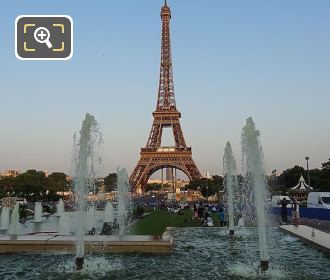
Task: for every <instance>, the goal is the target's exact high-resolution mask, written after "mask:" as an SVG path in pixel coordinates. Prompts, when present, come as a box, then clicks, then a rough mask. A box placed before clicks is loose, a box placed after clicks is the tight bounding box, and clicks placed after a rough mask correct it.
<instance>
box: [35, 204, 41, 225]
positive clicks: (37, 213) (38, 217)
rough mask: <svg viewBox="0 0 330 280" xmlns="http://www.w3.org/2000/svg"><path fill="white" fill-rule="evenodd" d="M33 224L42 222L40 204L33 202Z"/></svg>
mask: <svg viewBox="0 0 330 280" xmlns="http://www.w3.org/2000/svg"><path fill="white" fill-rule="evenodd" d="M34 222H35V223H41V222H42V205H41V202H35V204H34Z"/></svg>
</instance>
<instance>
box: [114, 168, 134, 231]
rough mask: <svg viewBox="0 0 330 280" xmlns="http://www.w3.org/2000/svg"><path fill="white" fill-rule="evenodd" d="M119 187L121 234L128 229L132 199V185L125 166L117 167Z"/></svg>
mask: <svg viewBox="0 0 330 280" xmlns="http://www.w3.org/2000/svg"><path fill="white" fill-rule="evenodd" d="M117 176H118V177H117V178H118V181H117V182H118V183H117V188H118V206H117V207H118V224H119V235H120V236H122V235H124V233H125V231H126V225H127V220H128V215H129V210H130V209H129V208H130V200H129V193H130V191H131V186H130V184H129V179H128V174H127V172H126V170H125V168H123V169H121V170H119V168H118V169H117Z"/></svg>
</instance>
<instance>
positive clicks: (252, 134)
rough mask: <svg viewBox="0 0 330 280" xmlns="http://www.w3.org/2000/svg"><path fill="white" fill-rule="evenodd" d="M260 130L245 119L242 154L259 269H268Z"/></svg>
mask: <svg viewBox="0 0 330 280" xmlns="http://www.w3.org/2000/svg"><path fill="white" fill-rule="evenodd" d="M259 136H260V132H259V131H258V130H257V129H256V127H255V124H254V122H253V120H252V118H248V119H247V120H246V125H245V127H244V128H243V131H242V154H243V159H244V162H245V164H246V172H247V173H246V178H248V184H249V185H253V190H254V202H255V211H256V217H257V225H258V236H259V250H260V269H261V271H266V270H267V269H268V258H269V256H268V247H267V236H266V214H265V211H266V208H265V199H266V197H265V194H266V186H267V185H266V179H265V170H264V167H263V153H262V148H261V144H260V140H259Z"/></svg>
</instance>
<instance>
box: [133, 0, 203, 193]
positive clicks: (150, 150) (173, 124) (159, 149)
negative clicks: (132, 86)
mask: <svg viewBox="0 0 330 280" xmlns="http://www.w3.org/2000/svg"><path fill="white" fill-rule="evenodd" d="M160 15H161V19H162V45H161V62H160V77H159V88H158V99H157V105H156V110H155V111H154V112H153V114H152V115H153V118H154V120H153V124H152V127H151V131H150V134H149V138H148V141H147V144H146V146H145V148H141V152H140V160H139V161H138V163H137V165H136V166H135V168H134V170H133V172H132V174H131V176H130V183H131V185H132V187H133V189H135V190H137V189H143V188H144V187H145V186H146V184H147V182H148V180H149V178H150V176H151V175H152V174H153V173H155V172H156V171H158V170H160V169H163V168H174V169H178V170H181V171H182V172H183V173H185V174H186V175H187V177H188V178H189V179H190V180H194V179H199V178H201V174H200V172H199V170H198V168H197V166H196V164H195V162H194V160H193V158H192V150H191V147H188V146H187V145H186V141H185V139H184V136H183V133H182V129H181V125H180V118H181V113H180V112H179V111H178V110H177V107H176V102H175V95H174V82H173V68H172V54H171V39H170V20H171V10H170V7H169V6H168V5H167V2H166V0H165V4H164V6H163V7H162V9H161V14H160ZM164 128H170V129H172V131H173V136H174V142H175V144H174V146H173V147H163V146H161V143H162V141H161V140H162V135H163V129H164Z"/></svg>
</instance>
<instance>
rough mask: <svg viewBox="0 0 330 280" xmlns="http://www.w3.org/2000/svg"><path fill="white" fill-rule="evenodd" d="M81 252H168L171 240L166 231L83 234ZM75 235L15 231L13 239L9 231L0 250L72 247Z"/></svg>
mask: <svg viewBox="0 0 330 280" xmlns="http://www.w3.org/2000/svg"><path fill="white" fill-rule="evenodd" d="M84 240H85V252H86V254H89V253H133V252H135V253H152V254H171V252H172V250H173V247H174V241H173V237H172V236H170V235H169V234H167V233H166V232H165V233H164V234H163V235H162V236H151V235H150V236H149V235H127V236H122V237H119V236H108V235H86V236H85V238H84ZM75 242H76V237H75V236H73V235H68V236H65V235H57V234H54V233H39V234H38V233H36V234H33V235H18V236H17V239H15V240H13V239H12V238H11V237H10V236H9V235H0V253H28V252H29V253H43V252H69V253H74V251H75Z"/></svg>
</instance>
